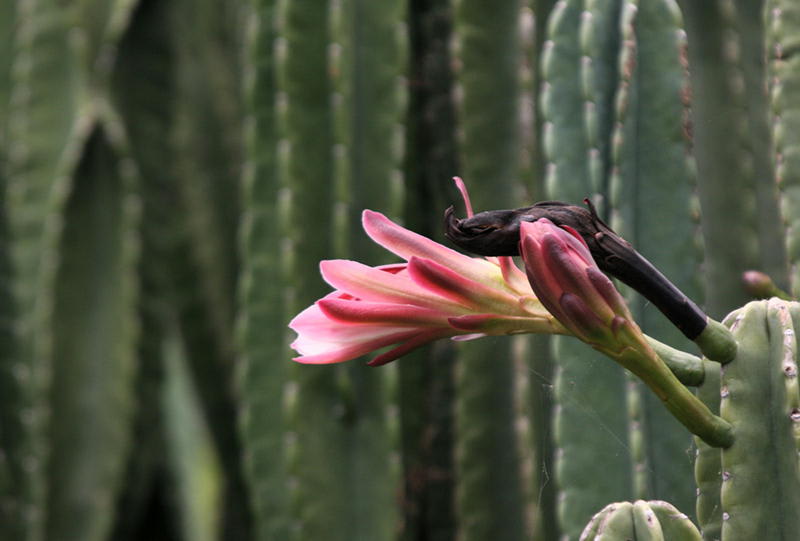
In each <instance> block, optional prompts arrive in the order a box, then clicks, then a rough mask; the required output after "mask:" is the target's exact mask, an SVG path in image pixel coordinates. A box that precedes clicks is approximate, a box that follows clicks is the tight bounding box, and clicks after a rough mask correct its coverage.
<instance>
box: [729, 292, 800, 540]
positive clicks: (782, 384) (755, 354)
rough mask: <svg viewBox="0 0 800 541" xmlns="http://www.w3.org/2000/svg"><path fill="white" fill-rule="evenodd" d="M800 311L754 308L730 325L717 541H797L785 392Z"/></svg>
mask: <svg viewBox="0 0 800 541" xmlns="http://www.w3.org/2000/svg"><path fill="white" fill-rule="evenodd" d="M797 316H800V305H798V304H797V303H794V302H791V303H787V302H785V301H782V300H780V299H771V300H769V301H754V302H751V303H750V304H748V305H747V306H745V307H744V308H742V309H741V311H740V312H739V314H738V315H736V316H735V317H732V318H729V319H728V321H729V324H730V326H731V331H732V332H733V334H734V336H736V339H737V342H738V343H739V352H738V354H737V356H736V359H734V360H733V361H732V362H731V363H730V364H728V365H726V366H725V370H724V372H723V376H722V401H721V405H720V413H721V415H722V416H723V417H724V418H725V419H726V420H728V421H729V422H730V423H731V424H733V426H734V428H735V431H736V441H735V442H734V444H733V445H732V446H731V447H729V448H727V449H725V450H723V452H722V478H723V481H722V493H721V500H722V513H723V523H722V538H723V539H724V540H725V541H740V540H741V541H744V540H745V539H748V540H749V539H756V538H758V537H763V538H764V539H774V540H776V541H780V540H784V539H785V540H787V541H788V540H790V539H797V538H798V536H800V515H798V514H797V509H798V508H800V469H799V468H798V460H797V447H796V443H795V432H794V426H793V425H794V424H795V423H793V422H792V413H793V412H792V410H791V409H789V408H787V406H788V405H789V404H790V403H791V401H796V400H797V397H796V396H794V397H789V396H788V395H787V390H789V391H793V390H796V389H794V388H793V386H792V385H790V384H789V385H787V383H788V382H789V381H790V380H793V379H796V378H797V370H796V367H797V342H796V336H795V332H794V323H793V318H794V317H797Z"/></svg>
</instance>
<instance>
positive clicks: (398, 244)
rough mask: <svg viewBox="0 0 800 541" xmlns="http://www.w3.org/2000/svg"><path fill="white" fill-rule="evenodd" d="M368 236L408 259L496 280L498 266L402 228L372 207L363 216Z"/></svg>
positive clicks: (479, 277) (465, 274)
mask: <svg viewBox="0 0 800 541" xmlns="http://www.w3.org/2000/svg"><path fill="white" fill-rule="evenodd" d="M361 221H362V224H363V226H364V231H366V232H367V235H369V237H370V238H371V239H372V240H373V241H375V242H376V243H377V244H380V245H381V246H383V247H384V248H386V249H387V250H389V251H390V252H392V253H394V254H396V255H398V256H400V257H402V258H403V259H405V260H409V259H411V258H412V257H420V258H423V259H431V260H433V261H436V262H438V263H441V264H442V265H445V266H447V267H449V268H451V269H453V270H454V271H456V272H457V273H459V274H462V275H464V276H466V277H467V278H470V279H472V280H476V281H479V282H485V281H487V280H489V281H491V280H494V281H497V278H495V277H494V276H493V275H495V274H496V270H497V268H496V267H495V266H494V265H493V264H491V263H489V262H488V261H486V260H484V259H479V258H474V257H469V256H466V255H464V254H461V253H458V252H456V251H455V250H451V249H450V248H448V247H446V246H443V245H441V244H439V243H438V242H435V241H433V240H431V239H429V238H427V237H423V236H422V235H419V234H417V233H414V232H413V231H409V230H408V229H406V228H404V227H401V226H399V225H397V224H396V223H394V222H393V221H391V220H390V219H389V218H387V217H386V216H384V215H383V214H381V213H380V212H375V211H372V210H365V211H364V212H363V214H362V217H361Z"/></svg>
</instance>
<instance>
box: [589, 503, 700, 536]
mask: <svg viewBox="0 0 800 541" xmlns="http://www.w3.org/2000/svg"><path fill="white" fill-rule="evenodd" d="M581 539H592V540H595V541H623V540H627V541H667V540H670V539H673V540H678V539H680V540H682V541H700V539H702V537H701V536H700V532H698V531H697V528H696V527H695V525H694V524H692V521H690V520H689V518H688V517H687V516H686V515H684V514H683V513H681V512H680V511H678V510H677V509H676V508H675V507H674V506H673V505H672V504H669V503H667V502H664V501H658V500H656V501H647V502H646V501H643V500H638V501H636V502H633V503H631V502H618V503H611V504H608V505H607V506H606V507H604V508H603V509H602V510H601V511H600V512H598V513H597V514H596V515H594V516H593V517H592V520H591V521H589V523H588V524H587V525H586V529H584V531H583V533H582V534H581Z"/></svg>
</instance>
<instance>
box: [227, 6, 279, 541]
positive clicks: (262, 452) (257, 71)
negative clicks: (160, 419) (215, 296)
mask: <svg viewBox="0 0 800 541" xmlns="http://www.w3.org/2000/svg"><path fill="white" fill-rule="evenodd" d="M249 15H250V20H249V21H248V22H249V23H250V24H249V31H250V32H249V34H248V43H247V54H248V58H249V59H250V62H247V63H246V64H245V65H246V66H249V67H250V71H249V72H247V73H246V74H245V85H246V91H247V100H248V110H249V111H250V113H251V115H252V116H251V117H250V118H249V119H248V122H247V123H246V133H245V140H246V144H247V147H246V160H247V161H246V166H245V169H244V178H243V183H242V184H243V186H242V196H243V198H242V213H243V217H242V223H241V226H240V239H241V254H242V271H241V272H242V273H241V276H240V280H239V299H240V305H239V306H240V313H239V324H240V325H239V329H238V331H239V334H238V338H239V344H240V351H241V359H240V360H241V365H240V372H239V374H238V376H239V384H240V388H241V410H240V430H241V433H242V440H243V442H242V443H243V446H244V450H245V459H244V467H245V470H246V471H247V477H246V479H247V482H248V483H249V487H250V494H251V501H252V505H253V515H254V517H253V518H254V526H255V527H254V533H255V538H256V539H257V540H258V541H268V540H270V539H282V538H286V537H287V536H288V527H289V524H288V522H289V521H288V505H287V503H288V502H287V501H286V498H285V494H286V490H287V478H286V477H287V476H286V463H285V452H284V437H285V430H286V420H285V418H284V408H283V393H282V391H283V389H284V386H285V385H286V383H287V379H288V371H289V365H288V364H287V362H286V358H287V356H288V351H287V348H286V331H285V329H284V321H285V318H286V316H287V313H286V312H285V309H286V308H285V306H284V301H285V299H284V298H283V294H282V291H281V288H282V284H283V281H282V278H283V276H282V274H281V271H282V269H281V264H280V246H281V229H280V227H279V225H280V224H279V221H278V218H277V216H278V191H279V188H280V187H279V185H278V175H277V170H276V156H275V153H276V141H275V129H274V127H275V58H274V46H275V37H276V36H275V25H274V24H273V22H272V21H273V18H274V16H275V2H274V1H273V0H254V1H253V2H251V6H250V13H249Z"/></svg>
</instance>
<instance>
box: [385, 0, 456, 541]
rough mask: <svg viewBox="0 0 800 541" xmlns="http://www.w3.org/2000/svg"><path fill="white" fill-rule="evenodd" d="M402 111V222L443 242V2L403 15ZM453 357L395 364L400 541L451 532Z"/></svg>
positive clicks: (448, 75)
mask: <svg viewBox="0 0 800 541" xmlns="http://www.w3.org/2000/svg"><path fill="white" fill-rule="evenodd" d="M408 24H409V28H408V32H409V43H410V54H411V58H410V59H409V62H408V68H409V75H408V77H409V80H412V81H420V82H421V84H416V85H410V86H409V110H408V120H407V130H406V137H407V143H406V164H405V176H406V179H405V182H406V194H407V196H406V198H405V212H404V218H405V219H404V223H405V225H406V227H408V228H409V229H411V230H412V231H417V232H419V233H422V234H424V235H425V236H427V237H430V238H434V239H437V240H439V241H443V229H442V224H441V211H442V209H443V208H447V206H448V205H450V204H452V203H453V202H454V201H457V199H456V193H455V189H454V187H453V185H452V183H451V182H449V181H448V179H449V178H450V177H451V176H452V175H453V172H454V171H458V167H457V165H456V158H457V157H456V153H457V149H456V142H455V110H454V104H453V100H452V99H451V96H452V91H453V72H452V70H451V65H452V56H451V49H450V42H451V35H452V14H451V11H450V3H449V1H448V0H432V1H427V0H426V1H425V2H419V3H414V4H413V8H412V9H411V10H410V11H409V21H408ZM454 366H455V355H454V348H453V347H452V343H451V342H449V341H442V342H438V343H436V344H432V345H430V346H428V347H425V348H421V349H420V350H418V351H416V352H412V353H411V354H409V355H408V356H407V357H405V358H404V359H403V362H401V363H398V369H399V372H400V374H399V387H400V392H399V397H398V402H399V405H400V417H401V422H402V461H403V468H404V473H405V486H404V505H403V513H404V519H403V528H402V533H401V538H402V539H403V540H404V541H417V540H418V539H419V538H420V537H422V536H425V535H427V536H429V538H430V539H431V541H452V540H453V539H454V538H455V535H456V522H455V521H456V517H455V509H454V508H455V497H454V490H455V489H454V485H455V475H454V456H453V454H454V453H453V440H454V434H453V428H454V418H453V404H454V402H455V398H454V393H455V389H454Z"/></svg>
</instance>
